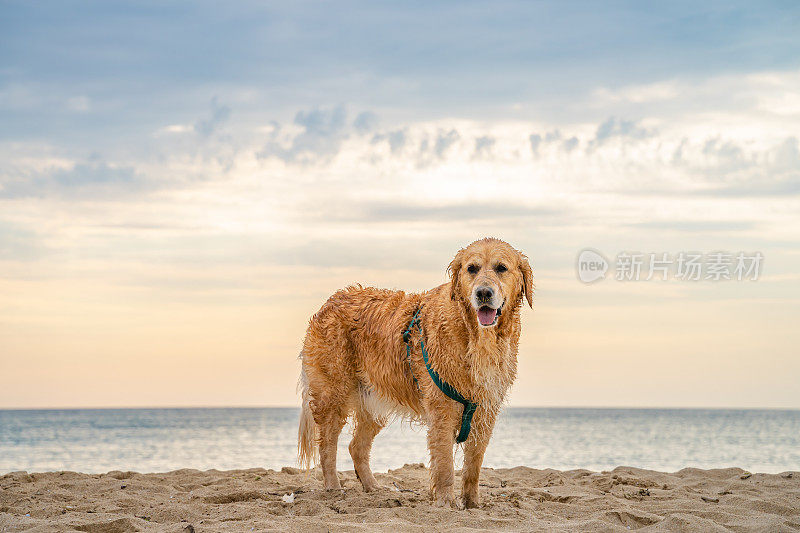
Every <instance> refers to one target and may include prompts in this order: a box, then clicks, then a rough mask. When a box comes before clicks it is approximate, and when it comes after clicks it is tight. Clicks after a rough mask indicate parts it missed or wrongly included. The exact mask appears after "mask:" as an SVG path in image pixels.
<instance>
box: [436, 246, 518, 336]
mask: <svg viewBox="0 0 800 533" xmlns="http://www.w3.org/2000/svg"><path fill="white" fill-rule="evenodd" d="M448 270H449V271H450V296H451V298H452V299H453V300H460V301H462V302H463V303H465V304H466V305H467V306H469V307H471V308H472V310H474V312H475V320H476V321H477V323H478V326H479V327H482V328H491V327H494V326H495V325H496V324H497V322H498V320H499V317H500V316H501V315H502V313H503V309H513V308H516V307H517V306H518V305H519V304H520V303H521V301H522V297H523V296H524V297H525V299H526V300H527V301H528V305H529V306H531V307H533V272H532V271H531V266H530V264H529V263H528V258H527V257H525V255H524V254H522V253H521V252H519V251H517V250H515V249H514V248H513V247H512V246H511V245H510V244H508V243H506V242H503V241H501V240H499V239H494V238H491V237H487V238H485V239H481V240H479V241H475V242H473V243H472V244H470V245H469V246H467V247H466V248H463V249H461V250H459V252H458V253H457V254H456V256H455V258H453V261H452V262H451V263H450V266H449V267H448Z"/></svg>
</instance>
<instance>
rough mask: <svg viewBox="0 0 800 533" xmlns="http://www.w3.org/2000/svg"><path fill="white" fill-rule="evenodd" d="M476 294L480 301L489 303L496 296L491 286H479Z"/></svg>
mask: <svg viewBox="0 0 800 533" xmlns="http://www.w3.org/2000/svg"><path fill="white" fill-rule="evenodd" d="M475 296H476V297H477V298H478V303H489V302H490V301H492V298H493V297H494V291H493V290H492V288H491V287H479V288H478V289H477V290H476V291H475Z"/></svg>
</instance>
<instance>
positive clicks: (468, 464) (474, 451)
mask: <svg viewBox="0 0 800 533" xmlns="http://www.w3.org/2000/svg"><path fill="white" fill-rule="evenodd" d="M476 415H477V416H476V417H475V419H474V420H473V429H472V434H471V435H470V436H469V439H467V442H466V444H465V446H464V468H463V469H462V470H461V478H462V482H463V488H462V490H461V498H462V501H463V503H464V507H466V508H467V509H473V508H476V507H480V504H481V502H480V496H479V495H478V482H479V480H480V475H481V465H482V464H483V454H484V453H486V447H487V446H488V445H489V439H491V437H492V430H493V429H494V421H495V416H494V414H492V413H487V412H485V411H483V412H481V409H480V408H478V412H477V413H476Z"/></svg>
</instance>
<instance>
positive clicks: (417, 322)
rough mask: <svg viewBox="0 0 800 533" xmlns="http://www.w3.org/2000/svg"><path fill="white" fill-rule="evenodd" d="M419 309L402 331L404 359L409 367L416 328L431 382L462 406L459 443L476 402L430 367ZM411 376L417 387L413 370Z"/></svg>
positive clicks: (467, 427)
mask: <svg viewBox="0 0 800 533" xmlns="http://www.w3.org/2000/svg"><path fill="white" fill-rule="evenodd" d="M421 311H422V307H420V308H419V309H417V311H416V313H414V316H413V317H412V318H411V323H410V324H409V325H408V327H407V328H406V330H405V331H404V332H403V342H404V343H405V344H406V359H408V366H409V368H411V332H412V331H413V330H414V328H416V329H417V331H419V346H420V348H422V359H423V360H424V361H425V368H427V369H428V374H429V375H430V376H431V379H432V380H433V383H434V384H435V385H436V386H437V387H439V390H440V391H442V392H443V393H444V395H445V396H447V397H448V398H450V399H451V400H454V401H456V402H458V403H460V404H461V405H463V406H464V412H463V414H462V415H461V429H460V430H459V432H458V436H457V437H456V442H457V443H458V444H461V443H462V442H464V441H466V440H467V438H468V437H469V431H470V429H471V426H472V415H474V414H475V410H476V409H477V408H478V404H477V403H475V402H471V401H469V400H467V399H466V398H464V396H462V395H461V393H459V392H458V391H457V390H456V389H455V387H453V386H452V385H450V384H449V383H447V382H446V381H445V380H443V379H442V378H441V377H440V376H439V374H438V373H437V372H436V371H435V370H434V369H433V368H431V365H430V363H429V362H428V350H426V349H425V341H424V340H423V338H422V320H421V319H420V318H419V314H420V312H421ZM411 376H412V377H413V378H414V382H415V383H417V386H418V387H419V383H418V382H417V377H416V376H414V373H413V372H412V373H411Z"/></svg>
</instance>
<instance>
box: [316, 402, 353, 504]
mask: <svg viewBox="0 0 800 533" xmlns="http://www.w3.org/2000/svg"><path fill="white" fill-rule="evenodd" d="M346 419H347V414H346V413H343V412H342V411H340V410H338V409H336V410H331V411H329V412H328V413H327V416H326V417H325V418H324V420H322V422H321V423H319V422H318V423H317V425H318V426H319V462H320V466H321V467H322V476H323V479H324V480H325V489H326V490H332V489H340V488H342V485H341V483H339V477H338V476H337V475H336V447H337V444H338V442H339V434H340V433H341V432H342V428H343V427H344V423H345V421H346Z"/></svg>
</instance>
